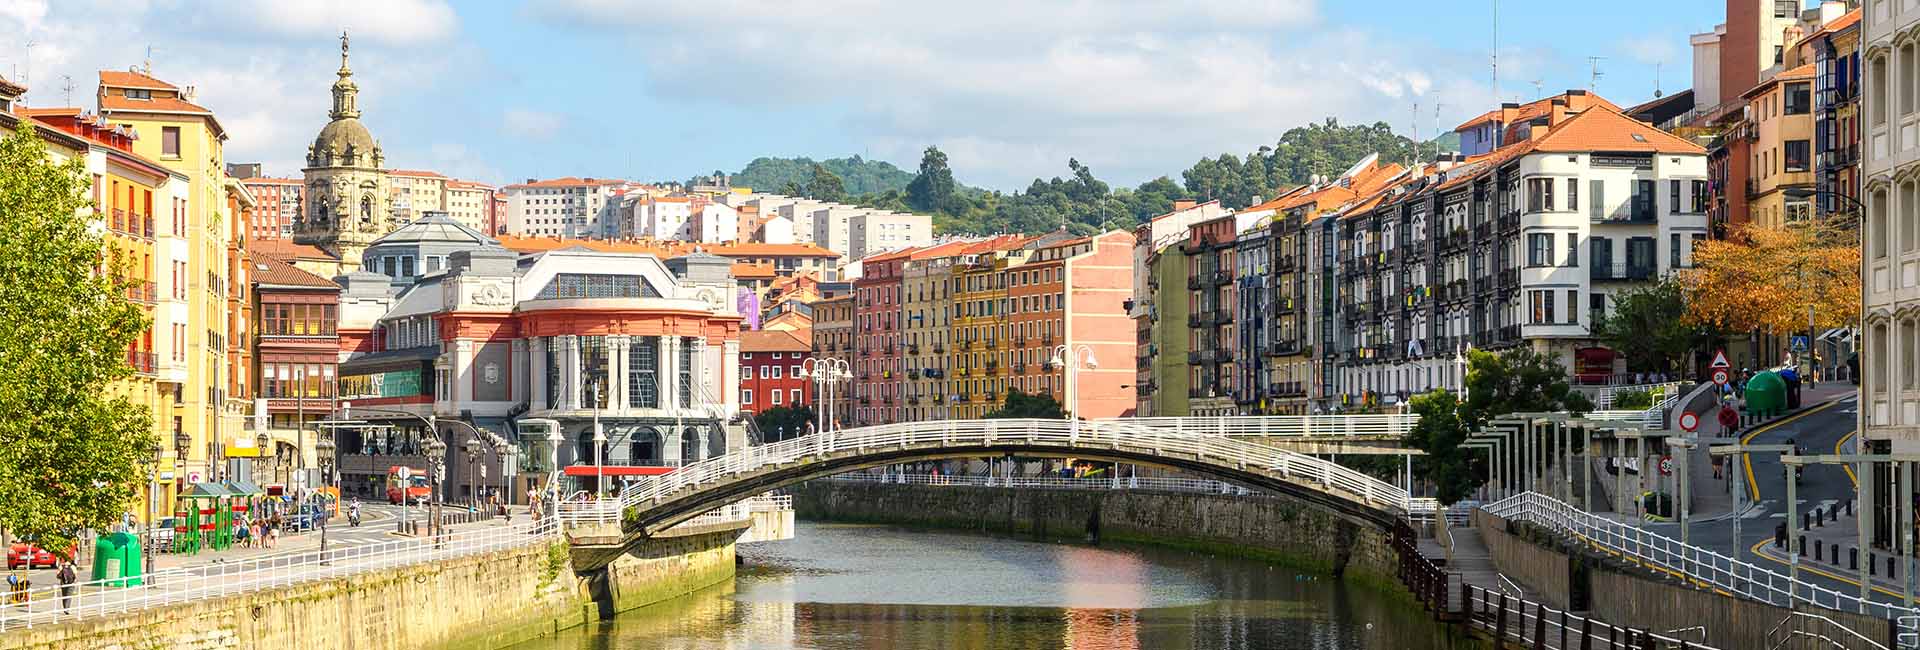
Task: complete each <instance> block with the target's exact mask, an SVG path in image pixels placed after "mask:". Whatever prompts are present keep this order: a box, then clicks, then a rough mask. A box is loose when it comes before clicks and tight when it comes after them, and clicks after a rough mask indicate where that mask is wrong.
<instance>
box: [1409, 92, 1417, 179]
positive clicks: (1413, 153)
mask: <svg viewBox="0 0 1920 650" xmlns="http://www.w3.org/2000/svg"><path fill="white" fill-rule="evenodd" d="M1407 122H1408V123H1410V124H1412V125H1413V149H1412V150H1411V151H1409V152H1408V153H1407V157H1408V158H1411V160H1408V161H1407V167H1408V168H1409V169H1411V168H1412V167H1413V166H1414V165H1415V164H1418V163H1419V162H1420V102H1414V103H1413V115H1412V116H1410V118H1409V119H1408V120H1407Z"/></svg>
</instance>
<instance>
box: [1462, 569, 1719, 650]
mask: <svg viewBox="0 0 1920 650" xmlns="http://www.w3.org/2000/svg"><path fill="white" fill-rule="evenodd" d="M1460 589H1461V594H1460V597H1461V600H1462V601H1464V602H1466V604H1467V607H1466V612H1465V614H1466V617H1465V620H1466V623H1467V625H1468V626H1469V627H1472V628H1474V629H1477V630H1480V631H1481V632H1484V633H1486V634H1487V635H1489V636H1491V637H1493V638H1495V639H1501V640H1503V641H1505V642H1506V643H1510V644H1515V645H1518V646H1519V647H1522V648H1553V649H1554V650H1571V649H1573V648H1580V649H1581V650H1589V649H1590V650H1647V649H1649V648H1661V649H1663V650H1665V649H1669V648H1671V649H1681V650H1714V648H1713V646H1709V645H1706V644H1705V643H1704V642H1700V641H1691V640H1688V639H1686V638H1683V637H1685V636H1687V635H1689V634H1691V633H1699V634H1701V636H1702V637H1703V638H1704V636H1705V630H1704V629H1702V628H1689V629H1681V630H1669V631H1667V632H1664V633H1659V632H1654V631H1651V630H1639V629H1634V628H1630V627H1621V626H1619V625H1614V624H1611V623H1607V622H1605V621H1599V620H1595V619H1592V618H1587V617H1584V616H1580V615H1578V614H1573V613H1569V612H1568V611H1566V610H1563V609H1554V608H1552V607H1548V606H1546V605H1544V604H1541V603H1536V602H1533V601H1529V600H1525V599H1522V598H1519V597H1517V596H1512V595H1509V594H1506V593H1503V592H1499V591H1492V590H1488V589H1485V588H1482V587H1477V586H1474V585H1467V584H1463V585H1461V586H1460Z"/></svg>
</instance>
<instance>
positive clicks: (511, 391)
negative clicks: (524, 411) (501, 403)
mask: <svg viewBox="0 0 1920 650" xmlns="http://www.w3.org/2000/svg"><path fill="white" fill-rule="evenodd" d="M509 345H511V346H512V347H511V351H510V352H509V353H508V354H507V371H508V372H507V399H508V400H509V401H513V402H526V401H527V399H528V397H527V385H528V384H527V358H528V357H529V356H531V355H528V354H527V340H526V339H514V340H513V342H512V343H510V344H509ZM528 406H529V407H531V406H532V404H531V403H529V404H528Z"/></svg>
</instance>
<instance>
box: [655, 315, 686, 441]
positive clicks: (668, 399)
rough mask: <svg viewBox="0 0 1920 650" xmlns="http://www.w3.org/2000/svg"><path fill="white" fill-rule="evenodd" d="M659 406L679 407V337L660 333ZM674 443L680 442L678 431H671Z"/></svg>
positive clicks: (676, 408)
mask: <svg viewBox="0 0 1920 650" xmlns="http://www.w3.org/2000/svg"><path fill="white" fill-rule="evenodd" d="M658 374H659V378H660V380H659V381H658V382H655V383H657V384H659V386H660V406H661V408H664V409H667V410H669V411H674V410H678V409H679V408H680V337H678V336H672V335H662V336H661V337H660V371H659V373H658ZM673 440H674V444H675V445H679V444H680V432H679V431H675V432H673Z"/></svg>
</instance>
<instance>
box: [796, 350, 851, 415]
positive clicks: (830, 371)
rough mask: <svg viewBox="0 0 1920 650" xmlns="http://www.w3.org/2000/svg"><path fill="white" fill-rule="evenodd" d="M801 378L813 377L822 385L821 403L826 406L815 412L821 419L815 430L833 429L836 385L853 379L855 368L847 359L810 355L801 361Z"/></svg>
mask: <svg viewBox="0 0 1920 650" xmlns="http://www.w3.org/2000/svg"><path fill="white" fill-rule="evenodd" d="M800 378H801V379H812V380H813V382H814V383H815V384H818V385H819V386H820V388H819V389H817V390H818V391H819V392H820V393H821V395H822V399H821V403H822V404H824V405H825V406H826V409H825V410H824V412H822V413H816V414H814V415H815V417H816V418H818V419H819V420H820V423H819V425H818V426H816V427H815V430H817V431H819V432H821V433H826V432H828V431H832V430H833V426H834V417H833V396H834V386H835V384H838V383H841V382H845V381H849V380H851V379H853V370H852V369H851V368H850V367H849V366H848V364H847V360H846V359H838V358H833V357H822V358H815V357H808V358H806V359H803V360H801V361H800Z"/></svg>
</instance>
